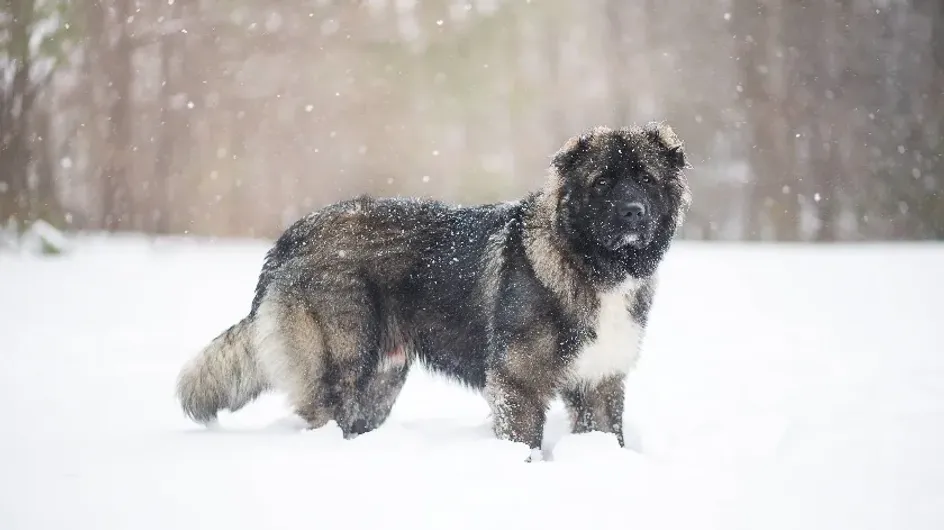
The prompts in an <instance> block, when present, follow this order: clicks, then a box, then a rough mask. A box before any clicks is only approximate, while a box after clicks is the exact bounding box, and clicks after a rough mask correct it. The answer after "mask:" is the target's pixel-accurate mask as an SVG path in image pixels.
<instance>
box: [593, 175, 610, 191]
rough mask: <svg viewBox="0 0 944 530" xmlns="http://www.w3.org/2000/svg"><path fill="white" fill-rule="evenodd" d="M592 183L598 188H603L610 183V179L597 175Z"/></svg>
mask: <svg viewBox="0 0 944 530" xmlns="http://www.w3.org/2000/svg"><path fill="white" fill-rule="evenodd" d="M593 185H594V186H596V187H598V188H605V187H607V186H609V185H610V181H609V180H608V179H607V178H606V177H597V179H596V180H595V181H593Z"/></svg>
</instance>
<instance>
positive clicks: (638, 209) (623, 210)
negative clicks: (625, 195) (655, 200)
mask: <svg viewBox="0 0 944 530" xmlns="http://www.w3.org/2000/svg"><path fill="white" fill-rule="evenodd" d="M620 215H622V216H623V217H626V218H629V219H630V220H631V221H641V220H643V219H644V218H645V217H646V207H645V206H643V205H642V204H639V203H638V202H625V203H623V204H622V206H620Z"/></svg>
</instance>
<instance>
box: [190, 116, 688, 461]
mask: <svg viewBox="0 0 944 530" xmlns="http://www.w3.org/2000/svg"><path fill="white" fill-rule="evenodd" d="M689 167H691V166H690V165H689V164H688V162H687V159H686V152H685V149H684V147H683V144H682V142H681V141H680V139H679V138H678V136H677V135H676V133H675V132H674V131H673V130H672V128H671V127H670V126H668V125H667V124H665V123H648V124H646V125H644V126H631V127H624V128H619V129H611V128H606V127H596V128H593V129H590V130H587V131H586V132H584V133H583V134H581V135H579V136H576V137H574V138H571V139H569V140H568V141H567V142H566V143H565V144H564V145H563V146H562V147H561V148H560V150H559V151H558V152H557V153H556V154H554V155H553V157H552V159H551V163H550V167H549V170H548V174H547V178H546V183H545V185H544V186H543V187H542V188H541V189H539V190H538V191H534V192H532V193H530V194H528V195H527V196H525V197H524V198H521V199H520V200H517V201H514V202H507V203H496V204H487V205H477V206H457V205H450V204H445V203H443V202H439V201H435V200H431V199H408V198H372V197H368V196H360V197H356V198H352V199H349V200H345V201H342V202H338V203H334V204H332V205H329V206H326V207H324V208H322V209H320V210H318V211H316V212H314V213H311V214H309V215H308V216H306V217H304V218H301V219H300V220H298V221H296V222H295V223H294V224H293V225H292V226H290V227H289V228H288V229H286V230H285V232H284V233H283V234H282V235H281V236H280V237H279V238H278V240H277V241H276V242H275V244H274V246H273V247H272V248H271V249H270V250H269V251H268V253H267V254H266V256H265V260H264V264H263V266H262V270H261V272H260V275H259V280H258V282H257V285H256V289H255V296H254V297H253V300H252V305H251V308H250V311H249V315H248V316H247V317H246V318H244V319H243V320H242V321H240V322H239V323H237V324H235V325H233V326H232V327H230V328H229V329H227V330H226V331H224V332H223V333H221V334H220V335H219V336H217V337H216V338H215V339H214V340H213V341H212V342H211V343H210V344H209V345H208V346H207V347H206V348H205V349H204V350H203V351H202V352H201V353H200V354H199V355H197V356H196V357H195V358H193V359H192V360H190V361H188V363H187V364H186V365H185V366H184V367H183V368H182V370H181V372H180V375H179V377H178V380H177V396H178V399H179V401H180V404H181V406H182V408H183V410H184V412H185V413H186V414H187V415H188V416H189V417H190V418H192V419H193V420H194V421H196V422H200V423H209V422H211V421H213V420H215V418H216V416H217V413H218V411H220V410H223V409H228V410H230V411H236V410H238V409H240V408H241V407H243V406H244V405H246V404H247V403H249V402H250V401H252V400H253V399H255V398H256V397H257V396H259V395H260V394H261V393H262V392H264V391H267V390H278V391H282V392H285V393H286V394H287V396H288V398H289V400H290V402H291V404H292V405H293V407H294V409H295V412H296V413H297V414H298V415H299V416H300V417H301V418H303V419H304V420H305V421H306V422H307V424H308V426H309V427H310V428H312V429H316V428H319V427H321V426H323V425H325V424H326V423H327V422H329V421H331V420H334V421H336V423H337V424H338V425H339V426H340V428H341V430H342V432H343V435H344V437H345V438H352V437H354V436H357V435H359V434H363V433H366V432H369V431H371V430H374V429H376V428H377V427H378V426H380V425H381V424H382V423H383V422H384V421H385V420H386V418H387V416H388V415H389V413H390V410H391V408H392V407H393V405H394V403H395V401H396V399H397V396H398V394H399V392H400V389H401V388H402V386H403V384H404V382H405V381H406V378H407V374H408V372H409V369H410V367H411V365H413V364H414V363H417V362H418V363H420V364H421V365H423V366H424V367H425V368H427V369H428V370H431V371H433V372H436V373H439V374H444V375H446V376H448V377H449V378H452V379H453V380H455V381H457V382H459V383H461V384H463V385H465V386H466V387H468V388H471V389H474V390H477V391H480V392H482V394H483V395H484V397H485V399H486V400H487V402H488V405H489V407H490V409H491V418H492V428H493V431H494V433H495V436H496V437H498V438H500V439H503V440H509V441H512V442H518V443H522V444H526V445H527V446H528V447H529V448H530V450H531V454H532V457H535V458H540V456H541V454H542V453H541V452H540V449H541V445H542V436H543V431H544V422H545V414H546V410H547V409H548V407H549V404H550V403H551V402H552V400H554V399H555V398H558V397H559V398H561V399H562V400H563V402H564V404H565V406H566V409H567V411H568V415H569V418H570V427H571V431H572V432H574V433H581V432H588V431H601V432H605V433H612V434H613V435H615V437H616V439H617V441H618V442H619V444H620V446H624V439H623V425H622V416H623V402H624V381H625V378H626V376H627V375H628V374H629V373H630V372H631V371H632V369H633V368H634V366H635V365H636V362H637V359H638V358H639V354H640V348H641V344H642V340H643V336H644V331H645V328H646V323H647V320H648V314H649V311H650V307H651V305H652V302H653V297H654V295H655V292H656V287H657V271H658V267H659V264H660V263H661V262H662V261H663V258H664V256H665V254H666V252H667V251H668V250H669V248H670V245H671V242H672V240H673V239H674V237H675V235H676V234H677V233H678V231H679V229H680V227H681V226H682V225H683V222H684V218H685V214H686V212H687V211H688V209H689V207H690V204H691V192H690V189H689V186H688V183H687V180H686V178H685V175H684V170H685V169H687V168H689Z"/></svg>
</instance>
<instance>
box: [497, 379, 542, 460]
mask: <svg viewBox="0 0 944 530" xmlns="http://www.w3.org/2000/svg"><path fill="white" fill-rule="evenodd" d="M485 394H486V397H487V399H488V404H489V407H490V408H491V409H492V421H493V429H494V431H495V435H496V436H497V437H498V438H499V439H502V440H509V441H512V442H520V443H524V444H527V445H528V447H529V448H531V455H532V456H531V458H530V459H529V460H533V459H535V457H539V456H540V454H541V453H540V451H541V442H542V439H543V435H544V420H545V416H546V413H547V403H548V400H547V398H546V396H545V395H544V394H545V392H542V391H540V390H539V389H535V388H532V387H531V385H528V384H527V383H525V381H523V380H521V379H520V378H518V377H515V376H514V375H513V374H510V373H508V370H506V369H504V368H500V369H498V370H496V371H494V372H492V373H490V374H489V375H488V378H487V382H486V385H485Z"/></svg>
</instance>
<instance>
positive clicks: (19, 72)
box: [0, 0, 35, 221]
mask: <svg viewBox="0 0 944 530" xmlns="http://www.w3.org/2000/svg"><path fill="white" fill-rule="evenodd" d="M4 8H5V9H4V10H5V11H6V12H8V13H10V14H11V15H12V21H11V22H12V24H11V26H10V37H9V38H10V43H9V46H10V57H11V59H12V62H13V68H14V71H13V80H12V83H11V85H10V89H9V91H8V92H6V93H5V94H2V98H3V104H2V109H0V217H2V219H0V221H6V220H7V219H10V218H13V219H17V220H19V221H22V220H24V217H26V216H27V215H28V210H29V188H28V184H29V178H28V176H29V166H30V152H29V144H28V142H27V138H28V135H29V119H30V113H31V111H32V106H33V101H34V95H35V94H34V88H33V87H32V86H31V85H30V79H29V74H30V69H31V67H32V58H31V56H30V50H29V37H30V27H31V26H32V24H33V16H34V11H33V8H34V6H33V0H6V1H5V5H4Z"/></svg>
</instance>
